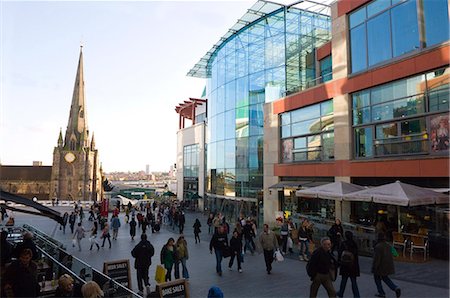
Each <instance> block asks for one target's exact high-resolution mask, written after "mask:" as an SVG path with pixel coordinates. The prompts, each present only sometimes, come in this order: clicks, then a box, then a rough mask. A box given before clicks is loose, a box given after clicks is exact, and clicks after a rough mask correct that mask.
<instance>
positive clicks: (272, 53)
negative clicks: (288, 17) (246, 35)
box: [265, 34, 285, 68]
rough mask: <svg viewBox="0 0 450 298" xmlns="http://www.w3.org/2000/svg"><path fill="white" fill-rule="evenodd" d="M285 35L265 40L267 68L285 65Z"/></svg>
mask: <svg viewBox="0 0 450 298" xmlns="http://www.w3.org/2000/svg"><path fill="white" fill-rule="evenodd" d="M284 48H285V44H284V34H279V35H276V36H272V37H270V38H266V40H265V59H266V60H265V67H266V68H272V67H277V66H280V65H283V64H284V53H285V50H284Z"/></svg>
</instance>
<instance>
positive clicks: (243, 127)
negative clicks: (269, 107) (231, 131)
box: [236, 107, 249, 138]
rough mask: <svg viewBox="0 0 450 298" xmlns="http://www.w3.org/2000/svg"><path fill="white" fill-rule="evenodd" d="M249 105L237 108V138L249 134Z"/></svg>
mask: <svg viewBox="0 0 450 298" xmlns="http://www.w3.org/2000/svg"><path fill="white" fill-rule="evenodd" d="M248 121H249V119H248V107H243V108H237V109H236V138H239V137H247V136H248Z"/></svg>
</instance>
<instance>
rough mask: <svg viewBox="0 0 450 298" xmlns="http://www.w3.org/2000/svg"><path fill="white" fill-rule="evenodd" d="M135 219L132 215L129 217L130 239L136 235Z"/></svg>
mask: <svg viewBox="0 0 450 298" xmlns="http://www.w3.org/2000/svg"><path fill="white" fill-rule="evenodd" d="M136 225H137V223H136V220H135V219H134V216H133V217H132V218H131V221H130V236H131V240H134V236H136Z"/></svg>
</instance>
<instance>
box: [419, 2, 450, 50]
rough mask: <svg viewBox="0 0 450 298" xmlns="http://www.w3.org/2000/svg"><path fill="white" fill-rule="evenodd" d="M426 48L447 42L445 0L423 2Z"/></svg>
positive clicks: (447, 25) (447, 21)
mask: <svg viewBox="0 0 450 298" xmlns="http://www.w3.org/2000/svg"><path fill="white" fill-rule="evenodd" d="M423 14H424V18H425V37H426V46H427V47H429V46H431V45H434V44H438V43H441V42H444V41H446V40H448V37H449V31H448V30H449V29H448V28H449V16H448V3H447V0H425V1H423Z"/></svg>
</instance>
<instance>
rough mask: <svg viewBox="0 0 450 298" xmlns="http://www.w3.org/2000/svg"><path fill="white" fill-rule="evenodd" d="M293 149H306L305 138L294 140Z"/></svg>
mask: <svg viewBox="0 0 450 298" xmlns="http://www.w3.org/2000/svg"><path fill="white" fill-rule="evenodd" d="M294 148H295V149H302V148H306V137H303V138H295V139H294Z"/></svg>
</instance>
